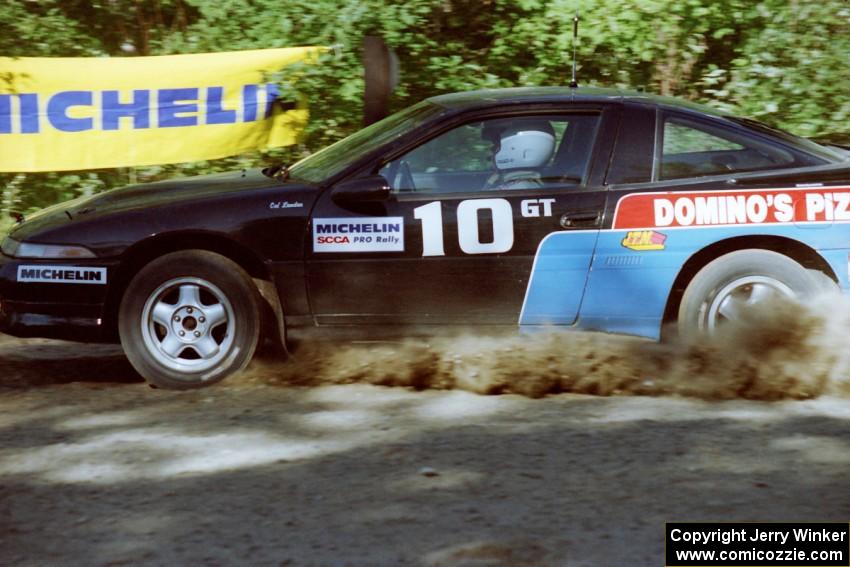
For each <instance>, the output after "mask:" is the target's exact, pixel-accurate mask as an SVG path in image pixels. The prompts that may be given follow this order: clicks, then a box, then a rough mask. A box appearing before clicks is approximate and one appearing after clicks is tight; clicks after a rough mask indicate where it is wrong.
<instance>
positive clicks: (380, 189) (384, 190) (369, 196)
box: [331, 175, 392, 205]
mask: <svg viewBox="0 0 850 567" xmlns="http://www.w3.org/2000/svg"><path fill="white" fill-rule="evenodd" d="M391 191H392V189H391V188H390V184H389V183H387V180H386V179H384V178H383V177H382V176H380V175H371V176H369V177H360V178H358V179H350V180H348V181H343V182H342V183H340V184H339V185H337V186H336V187H334V188H333V189H331V199H333V201H334V203H337V204H339V205H343V204H350V203H373V202H376V201H386V200H387V199H388V198H389V196H390V193H391Z"/></svg>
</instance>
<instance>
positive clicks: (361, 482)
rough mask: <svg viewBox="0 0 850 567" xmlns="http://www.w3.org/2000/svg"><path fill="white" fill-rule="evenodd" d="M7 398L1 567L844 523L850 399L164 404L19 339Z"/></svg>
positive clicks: (483, 560)
mask: <svg viewBox="0 0 850 567" xmlns="http://www.w3.org/2000/svg"><path fill="white" fill-rule="evenodd" d="M263 372H266V373H267V372H269V366H268V363H265V366H263ZM0 396H1V397H0V404H2V408H0V565H10V566H15V567H18V566H21V567H26V566H39V567H40V566H52V565H57V566H59V565H61V566H75V565H80V566H107V565H113V566H114V565H163V566H165V565H168V566H179V565H252V566H254V565H257V566H264V565H273V566H279V565H358V566H359V565H369V566H373V565H392V566H395V565H414V566H416V565H421V566H437V565H446V566H459V565H464V566H496V565H499V566H502V565H504V566H508V565H511V566H513V565H526V566H537V565H539V566H549V565H567V566H570V567H578V566H588V567H590V566H593V567H600V566H602V567H604V566H633V567H641V566H647V567H649V566H653V567H657V566H659V565H662V564H663V558H662V554H663V529H664V522H665V521H733V520H742V521H743V520H746V521H836V522H842V521H843V522H846V521H847V519H848V517H850V483H848V481H847V470H848V468H850V441H848V440H850V436H849V435H848V433H850V404H848V401H847V400H845V399H843V398H841V397H819V398H817V399H811V400H803V401H778V402H754V401H744V400H731V401H713V402H712V401H702V400H695V399H687V398H678V397H641V396H613V397H595V396H584V395H576V394H559V395H554V396H547V397H545V398H542V399H530V398H527V397H522V396H518V395H502V396H482V395H477V394H474V393H469V392H464V391H440V390H425V391H413V390H409V389H405V388H389V387H381V386H375V385H369V384H346V385H319V386H314V387H294V386H291V385H276V384H273V383H268V382H263V381H251V380H235V381H233V384H228V383H227V382H226V383H224V384H221V385H219V386H216V387H214V388H210V389H207V390H201V391H192V392H170V391H162V390H154V389H151V388H149V387H148V386H147V385H145V384H144V383H142V382H140V381H139V379H138V377H137V376H136V375H135V374H134V373H133V371H132V369H131V368H130V367H129V365H128V363H127V362H126V360H125V359H124V358H123V356H122V355H121V354H120V350H118V349H116V348H114V347H109V346H81V345H75V344H71V343H61V342H55V341H46V340H31V341H21V340H16V339H10V338H0Z"/></svg>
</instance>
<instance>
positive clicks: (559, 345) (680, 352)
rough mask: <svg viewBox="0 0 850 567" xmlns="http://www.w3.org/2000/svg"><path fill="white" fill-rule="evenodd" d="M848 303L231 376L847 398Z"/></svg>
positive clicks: (373, 349)
mask: <svg viewBox="0 0 850 567" xmlns="http://www.w3.org/2000/svg"><path fill="white" fill-rule="evenodd" d="M848 329H850V303H848V302H847V301H846V300H842V299H841V298H840V297H839V296H837V295H834V294H833V295H828V296H825V297H822V298H816V299H814V300H812V301H809V302H807V303H806V304H800V303H793V302H792V303H789V302H783V303H775V304H765V305H761V306H759V307H755V308H753V309H752V310H751V312H750V313H749V316H748V317H747V319H746V320H745V321H740V322H730V323H727V324H725V325H724V326H723V330H722V332H720V333H718V334H717V335H716V336H713V337H710V338H705V337H703V338H696V339H679V340H674V341H671V342H665V343H661V344H658V343H654V342H651V341H646V340H641V339H634V338H628V337H618V336H613V335H605V334H599V333H578V332H569V331H546V332H536V333H533V334H528V335H519V336H517V335H513V336H510V337H505V336H501V337H481V336H474V335H471V334H468V335H462V336H456V337H445V338H431V339H427V340H426V339H421V340H408V341H406V342H402V343H395V344H387V343H383V344H381V343H375V344H369V345H362V344H361V345H357V344H354V345H351V346H347V347H340V346H338V345H334V346H333V347H329V346H328V345H325V346H321V345H316V346H307V347H303V348H301V349H299V350H298V351H297V352H296V353H295V355H294V356H293V358H292V359H291V360H289V361H288V362H287V363H286V364H270V363H267V362H259V363H255V364H254V365H253V366H252V367H251V368H250V369H249V370H248V372H246V373H244V374H243V375H242V376H241V377H239V378H232V379H231V380H229V381H228V382H231V381H232V382H237V383H240V382H241V383H244V382H246V381H247V382H263V383H268V384H281V385H305V386H311V385H318V384H328V383H333V384H345V383H353V382H363V383H371V384H377V385H386V386H404V387H410V388H415V389H462V390H468V391H472V392H476V393H480V394H503V393H513V394H520V395H524V396H530V397H535V398H536V397H542V396H545V395H547V394H555V393H561V392H573V393H580V394H594V395H601V396H612V395H648V396H659V395H676V396H689V397H697V398H703V399H733V398H745V399H754V400H780V399H806V398H814V397H817V396H820V395H824V394H832V395H842V394H845V393H850V377H848V373H849V372H850V360H848V358H850V348H848V347H850V338H848V334H847V330H848Z"/></svg>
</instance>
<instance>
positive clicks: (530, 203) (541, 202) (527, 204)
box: [519, 199, 555, 217]
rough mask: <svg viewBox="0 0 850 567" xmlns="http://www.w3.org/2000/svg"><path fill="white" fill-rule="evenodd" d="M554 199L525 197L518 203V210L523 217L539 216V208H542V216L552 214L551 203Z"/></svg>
mask: <svg viewBox="0 0 850 567" xmlns="http://www.w3.org/2000/svg"><path fill="white" fill-rule="evenodd" d="M554 202H555V199H526V200H525V201H523V202H521V203H520V204H519V208H520V212H521V213H522V216H524V217H539V216H540V208H541V207H542V208H543V216H544V217H551V216H552V203H554Z"/></svg>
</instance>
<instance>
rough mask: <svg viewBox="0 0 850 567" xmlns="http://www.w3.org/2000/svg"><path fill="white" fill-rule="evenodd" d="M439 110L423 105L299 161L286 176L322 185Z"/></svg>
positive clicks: (391, 117)
mask: <svg viewBox="0 0 850 567" xmlns="http://www.w3.org/2000/svg"><path fill="white" fill-rule="evenodd" d="M442 110H443V109H442V107H440V106H437V105H434V104H431V103H429V102H428V101H422V102H420V103H418V104H415V105H413V106H411V107H409V108H407V109H405V110H402V111H401V112H397V113H396V114H393V115H392V116H388V117H386V118H384V119H383V120H381V121H380V122H376V123H374V124H372V125H370V126H367V127H366V128H363V129H362V130H360V131H358V132H355V133H354V134H352V135H351V136H348V137H347V138H343V139H342V140H340V141H338V142H336V143H334V144H331V145H330V146H328V147H326V148H324V149H323V150H320V151H318V152H316V153H315V154H313V155H311V156H308V157H306V158H304V159H302V160H301V161H299V162H298V163H296V164H295V165H293V166H292V167H290V168H289V175H290V177H293V178H295V179H302V180H305V181H310V182H312V183H321V182H322V181H324V180H325V179H328V178H330V177H333V176H334V175H336V174H337V173H340V172H341V171H342V170H343V169H345V168H346V167H347V166H348V165H350V164H352V163H354V162H355V161H357V160H359V159H360V158H362V157H365V156H366V155H368V154H369V153H371V152H373V151H374V150H376V149H378V148H379V147H380V146H382V145H384V144H386V143H387V142H391V141H392V140H394V139H396V138H398V137H399V136H401V135H403V134H406V133H407V132H409V131H410V130H411V129H413V128H415V127H417V126H419V125H420V124H422V123H423V122H425V121H426V120H427V119H429V118H431V117H432V116H434V115H436V114H439V113H440V112H441V111H442Z"/></svg>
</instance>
